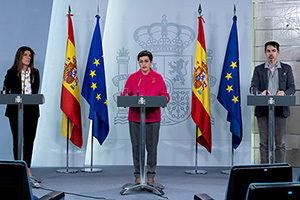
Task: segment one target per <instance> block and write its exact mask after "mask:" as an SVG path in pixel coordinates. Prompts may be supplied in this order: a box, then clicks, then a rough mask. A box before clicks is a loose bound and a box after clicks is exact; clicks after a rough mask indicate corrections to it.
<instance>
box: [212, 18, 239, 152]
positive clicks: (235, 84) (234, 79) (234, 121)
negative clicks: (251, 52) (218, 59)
mask: <svg viewBox="0 0 300 200" xmlns="http://www.w3.org/2000/svg"><path fill="white" fill-rule="evenodd" d="M236 20H237V17H236V16H234V17H233V24H232V28H231V32H230V36H229V40H228V44H227V50H226V55H225V60H224V65H223V70H222V76H221V81H220V86H219V94H218V101H219V102H220V103H221V104H222V105H223V106H224V108H225V109H226V110H227V111H228V115H227V121H228V122H230V132H231V133H232V134H233V137H232V145H233V148H234V149H236V148H237V147H238V146H239V144H240V143H241V141H242V137H243V128H242V114H241V96H240V78H239V51H238V37H237V28H236Z"/></svg>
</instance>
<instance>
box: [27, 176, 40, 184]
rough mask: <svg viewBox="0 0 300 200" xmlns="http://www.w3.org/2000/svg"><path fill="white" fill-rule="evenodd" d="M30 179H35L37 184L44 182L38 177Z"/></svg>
mask: <svg viewBox="0 0 300 200" xmlns="http://www.w3.org/2000/svg"><path fill="white" fill-rule="evenodd" d="M30 178H31V179H33V180H34V181H35V182H38V183H41V182H42V180H41V179H40V178H38V177H35V176H31V177H30Z"/></svg>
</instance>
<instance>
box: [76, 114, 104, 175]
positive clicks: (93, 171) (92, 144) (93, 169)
mask: <svg viewBox="0 0 300 200" xmlns="http://www.w3.org/2000/svg"><path fill="white" fill-rule="evenodd" d="M93 125H94V120H92V135H91V166H90V167H87V168H84V169H81V171H82V172H87V173H97V172H102V171H103V170H102V169H100V168H93V157H94V154H93V152H94V136H93V130H94V126H93Z"/></svg>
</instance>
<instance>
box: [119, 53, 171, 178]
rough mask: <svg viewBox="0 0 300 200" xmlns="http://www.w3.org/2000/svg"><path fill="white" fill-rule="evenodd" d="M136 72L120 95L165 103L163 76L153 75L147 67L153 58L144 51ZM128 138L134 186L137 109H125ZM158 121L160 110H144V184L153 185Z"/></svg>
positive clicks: (137, 157) (137, 155)
mask: <svg viewBox="0 0 300 200" xmlns="http://www.w3.org/2000/svg"><path fill="white" fill-rule="evenodd" d="M137 60H138V63H139V66H140V70H138V71H137V72H135V73H133V74H131V75H130V76H129V78H128V79H127V82H126V84H125V87H124V92H126V93H128V95H129V96H132V95H144V96H166V97H167V101H168V102H169V99H170V96H169V94H168V92H167V87H166V84H165V82H164V80H163V77H162V76H161V75H160V74H159V73H157V72H155V71H154V70H153V69H152V68H151V65H152V63H153V55H152V53H151V52H150V51H147V50H144V51H141V52H140V53H139V54H138V57H137ZM128 120H129V131H130V139H131V144H132V154H133V164H134V169H135V172H134V176H135V178H136V179H135V183H140V152H139V146H140V109H139V108H129V114H128ZM160 121H161V111H160V108H159V107H158V108H147V109H146V149H147V177H148V183H154V176H155V169H156V164H157V144H158V138H159V128H160Z"/></svg>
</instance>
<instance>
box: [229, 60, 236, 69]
mask: <svg viewBox="0 0 300 200" xmlns="http://www.w3.org/2000/svg"><path fill="white" fill-rule="evenodd" d="M230 67H232V69H234V68H235V67H237V66H236V62H233V61H231V65H230Z"/></svg>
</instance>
